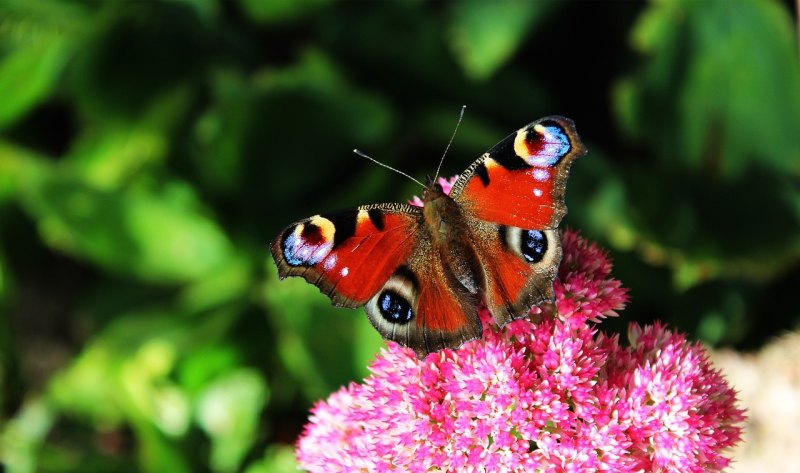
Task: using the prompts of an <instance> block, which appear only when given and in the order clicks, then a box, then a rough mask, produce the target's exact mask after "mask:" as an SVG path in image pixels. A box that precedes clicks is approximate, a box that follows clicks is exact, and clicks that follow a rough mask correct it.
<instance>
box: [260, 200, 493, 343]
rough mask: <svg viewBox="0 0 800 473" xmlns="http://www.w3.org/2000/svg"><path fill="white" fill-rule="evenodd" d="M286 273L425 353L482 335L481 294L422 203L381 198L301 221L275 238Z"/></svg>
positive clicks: (276, 255) (386, 335) (274, 246)
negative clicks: (438, 238)
mask: <svg viewBox="0 0 800 473" xmlns="http://www.w3.org/2000/svg"><path fill="white" fill-rule="evenodd" d="M271 251H272V256H273V258H274V260H275V262H276V263H277V266H278V274H279V276H280V277H281V278H284V277H288V276H300V277H303V278H305V280H306V281H308V282H310V283H311V284H314V285H316V286H317V287H319V288H320V291H322V293H324V294H326V295H327V296H328V297H330V299H331V301H332V302H333V303H334V304H335V305H337V306H341V307H350V308H355V307H360V306H364V309H365V310H366V312H367V315H368V317H369V320H370V322H371V323H372V325H373V326H374V327H375V328H376V329H377V330H378V331H379V332H380V333H381V335H382V336H383V337H384V338H386V339H388V340H394V341H396V342H398V343H401V344H403V345H406V346H409V347H411V348H412V349H414V351H415V352H416V353H417V354H418V355H419V356H424V355H425V354H427V353H430V352H432V351H436V350H439V349H442V348H456V347H458V346H460V345H461V344H462V343H464V342H465V341H468V340H471V339H474V338H477V337H479V336H480V335H481V324H480V319H479V318H478V315H477V309H476V302H477V300H476V296H475V295H474V294H470V293H469V292H468V291H466V290H465V289H464V287H463V286H461V285H460V284H459V283H458V282H457V281H456V280H455V279H454V277H453V276H452V275H451V274H450V273H449V272H448V271H446V270H445V264H444V262H443V260H442V257H443V256H442V254H441V253H440V251H438V250H437V248H436V247H435V246H434V245H433V243H432V241H431V238H430V235H429V233H428V230H427V229H426V227H425V226H424V225H422V223H421V208H419V207H413V206H410V205H405V204H377V205H369V206H363V207H359V208H357V209H354V210H348V211H344V212H339V213H336V214H331V215H315V216H313V217H310V218H308V219H305V220H301V221H299V222H295V223H293V224H292V225H289V226H288V227H287V228H286V229H284V231H283V232H281V234H280V235H279V236H278V237H277V238H275V240H273V242H272V245H271Z"/></svg>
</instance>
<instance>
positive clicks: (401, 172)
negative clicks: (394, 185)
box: [353, 149, 425, 187]
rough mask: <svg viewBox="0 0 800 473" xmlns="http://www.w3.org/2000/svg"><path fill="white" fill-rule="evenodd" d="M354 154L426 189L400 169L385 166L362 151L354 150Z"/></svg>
mask: <svg viewBox="0 0 800 473" xmlns="http://www.w3.org/2000/svg"><path fill="white" fill-rule="evenodd" d="M353 152H354V153H356V154H357V155H359V156H361V157H362V158H367V159H369V160H370V161H372V162H373V163H375V164H378V165H380V166H383V167H385V168H386V169H390V170H392V171H394V172H396V173H397V174H400V175H402V176H406V177H407V178H409V179H411V180H412V181H414V182H416V183H417V184H419V185H421V186H422V187H425V184H423V183H421V182H419V181H418V180H416V179H414V178H413V177H411V176H409V175H408V174H406V173H404V172H403V171H401V170H399V169H395V168H393V167H391V166H389V165H388V164H383V163H382V162H380V161H378V160H377V159H375V158H373V157H371V156H367V155H366V154H364V153H363V152H362V151H361V150H358V149H354V150H353Z"/></svg>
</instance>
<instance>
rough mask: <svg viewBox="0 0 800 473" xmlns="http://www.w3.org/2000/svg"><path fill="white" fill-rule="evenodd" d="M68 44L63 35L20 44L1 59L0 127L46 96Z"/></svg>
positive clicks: (66, 54) (65, 53)
mask: <svg viewBox="0 0 800 473" xmlns="http://www.w3.org/2000/svg"><path fill="white" fill-rule="evenodd" d="M70 50H71V44H70V43H69V42H68V41H66V40H65V39H63V38H53V39H52V40H51V41H47V42H45V41H36V42H33V43H29V44H26V45H24V46H21V47H19V48H17V49H15V50H14V51H12V52H11V53H10V54H8V55H6V56H5V57H3V59H2V62H0V97H3V104H2V106H0V129H3V128H5V127H7V126H9V125H10V124H13V123H14V122H15V121H17V120H18V119H20V118H21V117H23V116H24V115H25V114H26V113H27V112H28V111H29V110H30V109H32V108H33V107H35V106H36V105H38V104H39V103H40V102H41V101H42V100H44V99H45V98H47V97H48V96H49V95H50V94H51V92H52V90H53V88H54V87H55V85H56V84H57V83H58V79H59V76H60V75H61V71H62V69H63V67H64V65H65V64H66V62H67V61H68V59H69V52H70Z"/></svg>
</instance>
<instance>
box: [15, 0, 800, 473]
mask: <svg viewBox="0 0 800 473" xmlns="http://www.w3.org/2000/svg"><path fill="white" fill-rule="evenodd" d="M795 18H796V6H795V4H794V3H793V2H791V1H788V0H787V1H784V2H777V1H761V0H730V1H723V0H700V1H690V0H663V1H657V2H545V1H539V2H511V1H500V2H492V3H489V2H486V3H483V2H475V1H473V2H456V1H449V2H422V1H406V2H335V1H327V0H302V1H292V0H281V1H270V2H262V1H260V0H238V1H226V2H223V1H214V0H180V1H179V0H175V1H137V2H134V1H129V2H125V1H122V2H100V1H96V2H95V1H57V0H34V1H31V0H6V1H3V2H2V3H0V458H2V459H3V460H2V461H3V462H5V464H6V466H7V467H8V469H9V471H75V470H76V469H80V470H81V471H110V470H114V471H129V470H130V471H139V470H142V471H205V470H208V471H223V472H227V471H247V472H249V473H256V472H261V471H264V472H272V471H293V469H294V463H293V461H294V460H293V455H292V443H293V442H294V440H295V438H296V437H297V435H298V433H299V432H300V429H301V428H302V425H303V424H304V423H305V420H306V416H307V412H308V409H309V407H310V405H311V403H312V402H313V401H315V400H317V399H320V398H322V397H324V396H326V395H327V394H328V393H330V392H331V391H332V390H334V389H336V388H337V387H338V386H340V385H342V384H344V383H347V382H349V381H350V380H358V379H360V378H361V377H363V376H364V375H365V374H366V366H367V363H368V361H369V360H370V359H371V357H372V356H373V354H374V353H375V352H376V350H377V349H378V348H379V347H380V346H381V345H382V341H381V340H380V337H379V336H378V335H377V334H376V333H375V332H374V330H373V329H372V328H371V327H370V326H369V323H368V322H367V320H366V317H364V316H363V314H362V313H361V311H360V310H359V311H356V310H353V311H348V310H337V309H334V308H332V307H331V306H330V304H329V303H328V301H327V299H326V298H325V297H323V296H321V295H320V294H319V293H318V291H317V290H316V289H315V288H313V287H312V286H310V285H308V284H305V283H304V282H303V281H301V280H297V279H293V280H287V281H283V282H280V283H279V282H278V281H277V277H276V271H275V266H274V264H273V262H272V261H271V258H270V257H269V254H268V253H269V252H268V243H269V241H270V240H271V239H272V237H273V236H274V235H276V234H277V233H278V232H279V231H280V230H281V229H282V228H283V227H284V226H286V225H287V224H289V223H290V222H292V221H295V220H298V219H300V218H303V217H306V216H309V215H313V214H316V213H320V212H324V211H330V210H335V209H340V208H347V207H353V206H356V205H360V204H365V203H372V202H381V201H397V200H401V201H402V200H405V199H408V198H410V197H411V196H412V195H413V194H415V193H417V194H418V193H419V192H420V189H419V188H418V186H416V184H414V183H412V182H411V181H409V180H407V179H405V178H403V177H401V176H399V175H397V174H394V173H391V172H389V171H387V170H385V169H383V168H381V167H379V166H376V165H374V164H371V163H369V162H367V161H365V160H363V159H362V158H359V157H357V156H355V155H353V154H352V153H351V150H352V149H353V148H354V147H358V148H359V149H362V150H364V151H365V152H367V153H368V154H370V155H371V156H373V157H375V158H377V159H380V160H381V161H383V162H385V163H387V164H390V165H392V166H395V167H398V168H400V169H402V170H404V171H405V172H408V173H410V174H411V175H413V176H415V177H417V178H420V179H421V178H424V176H425V175H426V174H429V173H432V172H434V171H435V168H436V164H437V163H438V159H439V157H440V156H441V153H442V151H443V149H444V147H445V145H446V143H447V141H448V139H449V137H450V134H451V133H452V131H453V127H454V126H455V123H456V119H457V116H458V112H459V109H460V107H461V105H463V104H466V105H467V111H466V115H465V118H464V121H463V123H462V124H461V128H460V130H459V132H458V135H457V136H456V139H455V141H454V143H453V146H452V147H451V149H450V151H449V153H448V155H447V159H446V160H445V163H444V166H443V172H442V174H443V175H448V176H449V175H453V174H456V173H458V172H460V171H462V170H463V169H464V168H466V166H467V165H468V164H469V163H471V162H472V161H473V160H474V159H475V158H477V157H478V156H479V155H480V154H481V153H483V152H484V151H485V150H487V149H488V148H489V147H490V146H492V145H493V144H494V143H495V142H497V141H498V140H500V139H501V138H503V137H504V136H506V135H507V134H508V133H510V132H512V131H514V130H516V129H517V128H519V127H520V126H522V125H524V124H525V123H528V122H530V121H532V120H534V119H536V118H539V117H541V116H544V115H549V114H559V115H564V116H568V117H570V118H572V119H573V120H575V122H576V124H577V127H578V131H579V132H580V134H581V137H582V138H583V140H584V142H585V143H586V145H587V147H588V148H589V150H590V153H589V155H587V156H586V157H584V158H581V159H580V160H579V161H577V162H576V163H575V165H574V166H573V172H572V176H571V178H570V181H569V185H568V192H567V204H568V206H569V209H570V213H569V215H568V216H567V218H566V219H565V222H564V225H566V226H570V227H572V228H575V229H579V230H580V231H581V232H582V233H583V234H584V235H585V236H587V237H588V238H589V239H591V240H592V241H596V242H597V243H598V244H599V245H601V246H602V247H604V248H607V249H608V251H609V252H610V253H611V255H612V257H613V259H614V261H615V262H616V267H615V271H614V274H615V275H616V277H618V278H619V279H621V280H622V282H623V284H624V285H625V286H627V287H628V288H630V293H631V303H630V304H629V307H628V308H627V309H626V310H624V311H623V312H622V313H621V314H620V315H621V316H620V317H619V318H618V319H614V320H610V321H606V322H604V323H603V325H602V328H603V329H605V330H608V331H619V332H623V333H624V331H625V327H626V326H627V324H628V323H629V322H631V321H639V322H650V321H653V320H663V321H665V322H666V323H667V324H669V325H670V326H671V327H673V328H676V329H678V330H681V331H684V332H686V333H688V334H689V336H690V337H691V338H693V339H697V340H702V341H704V342H706V343H708V344H710V345H712V346H727V347H732V348H736V349H739V350H753V349H756V348H758V347H761V346H762V345H764V344H765V343H766V342H768V341H769V340H770V339H772V338H773V337H775V336H776V335H778V334H781V333H783V332H785V331H788V330H792V329H794V328H796V326H797V323H798V319H799V318H800V309H798V303H797V295H798V290H800V139H798V130H800V67H798V50H797V30H796V26H795V20H794V19H795Z"/></svg>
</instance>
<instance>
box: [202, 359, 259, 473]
mask: <svg viewBox="0 0 800 473" xmlns="http://www.w3.org/2000/svg"><path fill="white" fill-rule="evenodd" d="M268 398H269V391H268V390H267V385H266V383H265V381H264V379H263V378H262V377H261V376H260V375H259V374H258V373H257V372H255V371H253V370H249V369H244V368H243V369H238V370H236V371H233V372H230V373H228V374H226V375H225V376H222V377H220V378H218V379H216V380H214V381H213V382H212V383H211V384H210V385H209V386H208V388H207V389H206V390H205V391H204V392H203V393H202V394H201V395H200V400H199V402H198V405H197V414H196V415H197V419H198V422H199V423H200V425H201V427H202V428H203V429H204V430H205V431H206V432H207V433H208V435H209V436H210V437H211V442H212V448H211V467H212V469H213V470H214V471H222V472H227V471H236V470H237V468H238V466H239V463H240V462H241V459H242V457H243V456H244V455H245V454H246V453H247V450H248V449H249V448H250V445H251V444H252V442H253V441H254V440H255V433H256V431H257V429H258V425H259V419H260V413H261V410H262V409H263V408H264V405H265V404H266V403H267V400H268Z"/></svg>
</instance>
